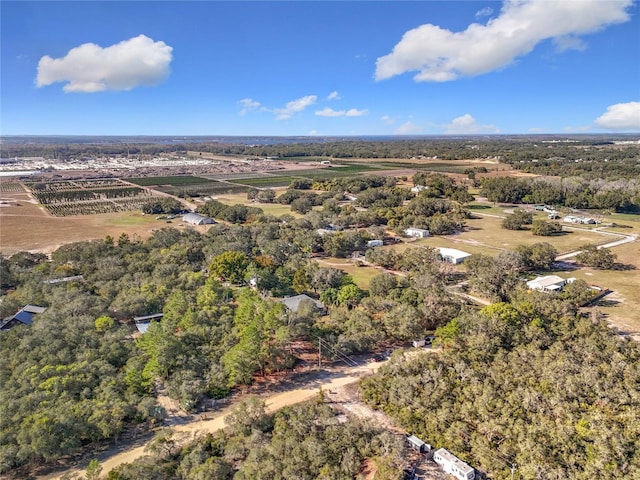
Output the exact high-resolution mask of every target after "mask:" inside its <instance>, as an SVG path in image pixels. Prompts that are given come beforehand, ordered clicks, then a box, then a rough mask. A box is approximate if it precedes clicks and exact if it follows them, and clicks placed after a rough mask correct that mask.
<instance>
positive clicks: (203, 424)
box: [38, 362, 383, 480]
mask: <svg viewBox="0 0 640 480" xmlns="http://www.w3.org/2000/svg"><path fill="white" fill-rule="evenodd" d="M382 363H383V362H369V363H366V364H363V365H361V366H359V367H339V368H332V369H331V370H318V371H316V372H311V373H309V374H308V375H306V376H305V379H304V380H302V381H300V382H290V383H288V384H286V383H285V384H284V385H280V386H279V387H276V390H277V391H275V392H270V393H265V394H264V395H261V397H262V398H263V399H264V400H265V402H266V405H267V410H268V411H270V412H274V411H276V410H278V409H280V408H282V407H285V406H287V405H293V404H296V403H300V402H304V401H305V400H309V399H311V398H313V396H314V395H316V394H317V393H318V391H319V389H320V388H322V389H323V390H325V391H331V390H333V389H336V388H339V387H342V386H344V385H347V384H350V383H353V382H356V381H358V380H359V379H360V378H361V377H363V376H365V375H369V374H371V373H373V372H374V371H375V370H377V369H378V367H379V366H380V365H382ZM235 407H236V404H232V405H230V406H228V407H226V408H224V409H222V410H220V411H217V412H215V413H213V414H212V413H209V417H208V418H207V419H206V420H201V419H200V418H201V417H196V419H195V420H193V421H191V422H189V423H186V424H183V425H177V426H175V427H172V428H173V429H174V430H175V432H176V433H177V434H178V435H180V436H181V437H182V438H185V439H188V438H189V437H190V438H197V437H199V436H201V435H205V434H206V433H209V432H214V431H216V430H219V429H221V428H223V427H224V417H225V416H227V415H228V414H229V413H230V412H231V411H232V410H233V409H234V408H235ZM147 442H148V441H147ZM147 442H138V444H136V445H131V448H127V446H125V445H120V446H119V447H118V448H114V449H111V450H109V451H107V452H104V453H102V454H99V455H97V458H98V460H99V461H100V464H101V465H102V468H103V469H102V471H103V472H104V473H105V474H106V473H108V472H109V471H110V470H112V469H114V468H115V467H117V466H119V465H122V464H123V463H130V462H133V461H134V460H136V459H138V458H140V457H142V456H144V455H145V447H146V444H147ZM85 468H86V465H81V466H79V467H78V468H75V469H71V470H68V471H64V472H58V473H54V474H50V475H46V476H41V477H38V478H40V479H43V480H49V479H56V478H60V477H61V476H62V475H64V474H69V473H71V474H73V473H77V474H84V469H85Z"/></svg>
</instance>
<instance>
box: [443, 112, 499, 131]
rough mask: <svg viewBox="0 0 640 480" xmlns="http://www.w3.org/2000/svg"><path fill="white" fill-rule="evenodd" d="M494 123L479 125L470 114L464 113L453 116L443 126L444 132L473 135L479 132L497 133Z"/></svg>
mask: <svg viewBox="0 0 640 480" xmlns="http://www.w3.org/2000/svg"><path fill="white" fill-rule="evenodd" d="M499 131H500V130H498V127H496V126H495V125H480V124H479V123H478V122H476V119H475V118H473V116H472V115H470V114H468V113H466V114H464V115H462V116H461V117H457V118H454V119H453V120H452V121H451V123H449V124H448V125H445V126H444V133H446V134H459V135H474V134H481V133H498V132H499Z"/></svg>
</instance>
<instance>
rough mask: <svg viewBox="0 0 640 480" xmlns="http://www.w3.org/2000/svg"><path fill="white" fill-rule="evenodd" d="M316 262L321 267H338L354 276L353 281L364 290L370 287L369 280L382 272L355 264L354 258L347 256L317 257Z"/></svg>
mask: <svg viewBox="0 0 640 480" xmlns="http://www.w3.org/2000/svg"><path fill="white" fill-rule="evenodd" d="M316 262H317V263H318V265H320V266H321V267H331V268H338V269H340V270H342V271H344V272H345V273H347V274H348V275H350V276H351V278H353V282H354V283H355V284H356V285H357V286H358V287H360V288H361V289H363V290H368V289H369V282H370V281H371V278H373V277H375V276H376V275H379V274H380V270H378V269H376V268H373V267H369V266H362V267H358V266H356V265H354V263H353V260H351V259H347V258H336V257H327V258H320V259H316Z"/></svg>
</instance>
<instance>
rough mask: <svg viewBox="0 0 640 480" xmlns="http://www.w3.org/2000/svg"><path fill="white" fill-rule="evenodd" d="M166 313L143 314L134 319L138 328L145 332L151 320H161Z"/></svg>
mask: <svg viewBox="0 0 640 480" xmlns="http://www.w3.org/2000/svg"><path fill="white" fill-rule="evenodd" d="M163 316H164V313H154V314H151V315H143V316H141V317H133V321H134V322H135V324H136V328H137V329H138V331H139V332H140V333H145V332H146V331H147V330H148V329H149V325H150V324H151V322H154V321H158V322H159V321H160V320H161V319H162V317H163Z"/></svg>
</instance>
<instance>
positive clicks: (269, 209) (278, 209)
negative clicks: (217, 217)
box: [215, 188, 302, 217]
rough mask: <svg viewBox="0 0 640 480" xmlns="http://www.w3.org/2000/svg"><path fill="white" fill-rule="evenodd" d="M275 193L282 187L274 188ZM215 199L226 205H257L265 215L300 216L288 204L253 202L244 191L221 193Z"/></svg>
mask: <svg viewBox="0 0 640 480" xmlns="http://www.w3.org/2000/svg"><path fill="white" fill-rule="evenodd" d="M274 190H275V192H276V195H279V194H280V193H282V192H283V191H284V190H285V189H284V188H274ZM215 198H216V200H218V201H219V202H222V203H224V204H226V205H236V204H241V205H247V206H249V207H258V208H261V209H262V211H263V212H264V213H265V214H267V215H275V216H277V217H279V216H280V215H285V214H287V215H293V216H294V217H301V216H302V215H300V214H299V213H296V212H293V211H291V207H290V206H289V205H281V204H279V203H254V202H251V201H249V200H248V199H247V194H246V193H231V194H223V195H216V196H215Z"/></svg>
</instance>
